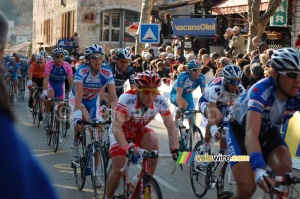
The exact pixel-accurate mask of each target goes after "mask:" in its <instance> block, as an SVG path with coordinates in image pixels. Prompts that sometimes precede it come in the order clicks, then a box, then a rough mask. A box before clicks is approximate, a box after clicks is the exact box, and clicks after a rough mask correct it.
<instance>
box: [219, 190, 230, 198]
mask: <svg viewBox="0 0 300 199" xmlns="http://www.w3.org/2000/svg"><path fill="white" fill-rule="evenodd" d="M232 196H233V193H231V192H230V191H224V192H223V193H222V194H221V195H219V196H218V199H230V198H231V197H232Z"/></svg>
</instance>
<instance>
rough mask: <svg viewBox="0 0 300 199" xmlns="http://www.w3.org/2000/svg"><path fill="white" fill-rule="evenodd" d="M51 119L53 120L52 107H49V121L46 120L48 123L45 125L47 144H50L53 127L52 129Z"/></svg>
mask: <svg viewBox="0 0 300 199" xmlns="http://www.w3.org/2000/svg"><path fill="white" fill-rule="evenodd" d="M53 120H54V116H53V109H52V108H51V110H50V115H49V121H48V125H47V128H46V134H47V144H48V145H50V144H51V139H52V133H53V129H52V125H53Z"/></svg>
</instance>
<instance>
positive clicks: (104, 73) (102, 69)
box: [100, 68, 111, 77]
mask: <svg viewBox="0 0 300 199" xmlns="http://www.w3.org/2000/svg"><path fill="white" fill-rule="evenodd" d="M100 73H102V74H103V75H104V76H106V77H109V76H110V75H111V72H110V71H109V70H106V69H104V68H101V72H100Z"/></svg>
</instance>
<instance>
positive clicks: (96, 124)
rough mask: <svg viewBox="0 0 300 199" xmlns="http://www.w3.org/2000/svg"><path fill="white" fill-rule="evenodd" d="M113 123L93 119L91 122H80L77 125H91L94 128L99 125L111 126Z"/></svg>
mask: <svg viewBox="0 0 300 199" xmlns="http://www.w3.org/2000/svg"><path fill="white" fill-rule="evenodd" d="M110 123H111V121H99V120H96V119H91V120H89V121H83V120H79V121H77V124H84V125H91V126H92V127H97V126H98V125H99V124H110Z"/></svg>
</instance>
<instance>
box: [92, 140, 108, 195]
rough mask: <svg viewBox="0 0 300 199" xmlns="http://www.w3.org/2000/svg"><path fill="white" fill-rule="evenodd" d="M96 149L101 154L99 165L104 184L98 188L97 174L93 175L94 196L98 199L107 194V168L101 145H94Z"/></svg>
mask: <svg viewBox="0 0 300 199" xmlns="http://www.w3.org/2000/svg"><path fill="white" fill-rule="evenodd" d="M94 147H96V150H97V151H99V152H100V158H99V161H100V162H99V165H98V172H100V174H99V175H100V177H101V181H102V183H103V185H102V186H100V187H97V186H96V174H94V173H93V174H92V175H91V179H92V186H93V190H94V196H95V199H98V198H101V199H102V198H104V196H105V195H104V192H105V182H106V178H107V176H106V167H105V162H104V161H105V160H104V158H102V156H103V157H104V152H103V149H102V147H101V145H100V143H97V144H94Z"/></svg>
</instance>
